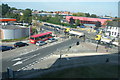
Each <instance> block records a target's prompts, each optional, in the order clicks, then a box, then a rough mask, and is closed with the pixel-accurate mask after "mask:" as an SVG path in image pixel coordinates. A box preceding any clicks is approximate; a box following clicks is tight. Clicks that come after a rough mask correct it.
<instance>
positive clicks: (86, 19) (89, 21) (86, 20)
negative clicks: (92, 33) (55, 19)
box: [66, 16, 112, 25]
mask: <svg viewBox="0 0 120 80" xmlns="http://www.w3.org/2000/svg"><path fill="white" fill-rule="evenodd" d="M70 18H73V19H75V20H80V23H83V24H95V23H96V22H98V21H99V22H101V24H102V25H106V21H112V19H101V18H89V17H78V16H66V20H67V21H68V22H69V21H70Z"/></svg>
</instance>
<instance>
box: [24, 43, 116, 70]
mask: <svg viewBox="0 0 120 80" xmlns="http://www.w3.org/2000/svg"><path fill="white" fill-rule="evenodd" d="M117 52H118V50H117V49H109V50H108V52H106V49H105V48H104V46H102V45H99V47H98V51H97V52H96V44H94V43H86V42H81V43H80V45H78V46H72V48H71V49H63V50H61V51H57V52H55V53H54V54H53V55H50V56H47V57H46V58H44V60H42V61H40V62H38V64H35V65H33V66H31V67H29V68H27V69H28V70H30V69H33V68H34V69H41V68H42V69H43V68H48V67H50V66H51V65H52V64H53V63H54V62H55V61H56V60H57V59H58V58H60V54H62V58H66V59H67V58H68V57H80V56H94V55H107V54H114V53H117ZM27 69H26V70H27Z"/></svg>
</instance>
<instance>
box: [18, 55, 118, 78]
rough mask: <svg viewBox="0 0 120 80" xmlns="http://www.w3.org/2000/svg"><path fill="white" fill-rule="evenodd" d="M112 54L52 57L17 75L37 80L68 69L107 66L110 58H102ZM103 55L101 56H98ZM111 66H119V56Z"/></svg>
mask: <svg viewBox="0 0 120 80" xmlns="http://www.w3.org/2000/svg"><path fill="white" fill-rule="evenodd" d="M106 54H111V53H89V54H88V53H84V54H76V53H74V54H65V55H62V58H61V59H60V58H59V57H60V55H51V56H49V57H48V58H47V59H45V60H43V61H40V62H39V63H38V64H35V65H33V66H31V67H29V68H28V69H25V70H23V71H20V72H18V73H16V74H17V76H16V77H17V78H35V77H38V76H39V77H40V76H41V75H42V74H46V73H49V72H53V71H57V70H63V69H67V68H73V67H74V68H75V67H79V66H88V65H94V64H105V63H106V62H105V61H106V58H108V57H109V56H102V55H106ZM98 55H101V56H98ZM112 57H114V58H110V62H109V64H118V60H117V58H116V57H117V56H112Z"/></svg>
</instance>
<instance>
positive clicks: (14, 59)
mask: <svg viewBox="0 0 120 80" xmlns="http://www.w3.org/2000/svg"><path fill="white" fill-rule="evenodd" d="M21 59H22V58H16V59H13V60H12V61H18V60H21Z"/></svg>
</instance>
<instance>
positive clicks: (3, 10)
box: [2, 4, 10, 17]
mask: <svg viewBox="0 0 120 80" xmlns="http://www.w3.org/2000/svg"><path fill="white" fill-rule="evenodd" d="M9 11H10V7H9V6H8V5H7V4H2V16H3V17H5V15H6V13H7V12H9Z"/></svg>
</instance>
